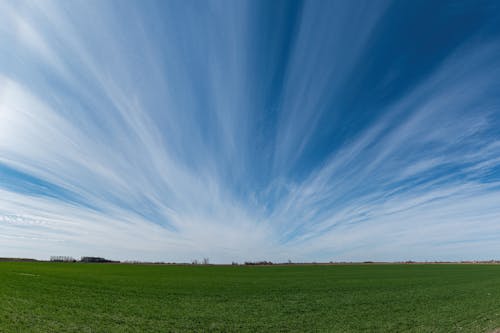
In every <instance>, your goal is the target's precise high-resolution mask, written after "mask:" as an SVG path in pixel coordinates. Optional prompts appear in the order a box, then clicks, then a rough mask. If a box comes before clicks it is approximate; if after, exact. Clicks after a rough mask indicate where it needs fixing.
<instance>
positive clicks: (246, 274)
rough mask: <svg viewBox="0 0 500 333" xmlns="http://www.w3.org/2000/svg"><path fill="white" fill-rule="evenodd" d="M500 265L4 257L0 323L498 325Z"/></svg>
mask: <svg viewBox="0 0 500 333" xmlns="http://www.w3.org/2000/svg"><path fill="white" fill-rule="evenodd" d="M497 327H500V265H450V264H447V265H345V266H319V265H318V266H266V267H258V266H257V267H255V266H254V267H248V266H153V265H152V266H147V265H108V264H63V263H61V264H59V263H5V262H4V263H0V332H183V331H189V332H193V331H194V332H202V331H203V332H205V331H213V332H308V331H311V332H447V333H448V332H490V331H493V330H494V329H495V328H497Z"/></svg>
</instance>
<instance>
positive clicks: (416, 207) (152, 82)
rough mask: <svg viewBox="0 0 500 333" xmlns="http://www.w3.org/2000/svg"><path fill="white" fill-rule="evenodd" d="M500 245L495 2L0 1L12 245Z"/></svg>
mask: <svg viewBox="0 0 500 333" xmlns="http://www.w3.org/2000/svg"><path fill="white" fill-rule="evenodd" d="M499 253H500V4H499V3H498V1H476V0H474V1H437V2H436V1H394V2H391V1H305V2H299V1H232V0H231V1H229V0H228V1H173V0H172V1H158V2H155V1H31V2H29V1H28V2H24V1H2V2H0V256H25V257H36V258H47V257H49V256H51V255H71V256H75V257H79V256H84V255H96V256H106V257H110V258H114V259H130V260H164V261H191V260H192V259H200V258H202V257H209V258H210V259H211V261H212V262H231V261H240V262H241V261H245V260H273V261H285V260H288V259H290V260H293V261H330V260H333V261H343V260H345V261H363V260H468V259H492V258H496V259H499V257H498V256H499Z"/></svg>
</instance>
